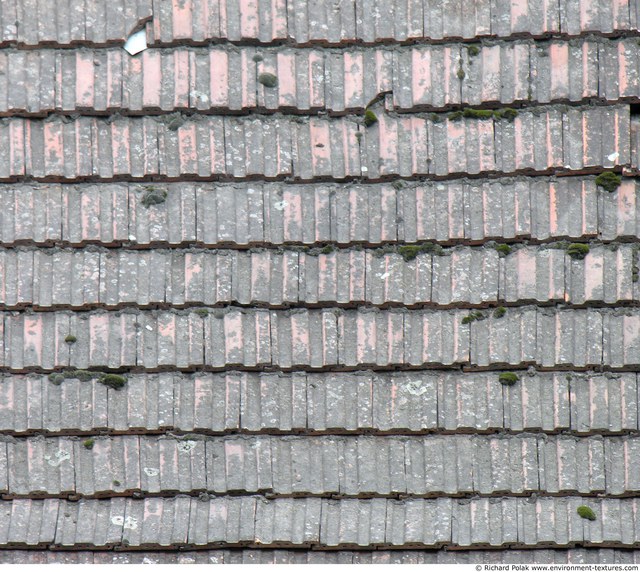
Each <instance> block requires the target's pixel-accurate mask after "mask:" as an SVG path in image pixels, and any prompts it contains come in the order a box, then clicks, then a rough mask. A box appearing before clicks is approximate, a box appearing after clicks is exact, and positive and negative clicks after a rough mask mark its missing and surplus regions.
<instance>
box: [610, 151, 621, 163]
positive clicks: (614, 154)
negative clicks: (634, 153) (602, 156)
mask: <svg viewBox="0 0 640 572" xmlns="http://www.w3.org/2000/svg"><path fill="white" fill-rule="evenodd" d="M618 157H620V153H618V152H617V151H616V152H615V153H611V155H608V156H607V159H609V161H617V159H618Z"/></svg>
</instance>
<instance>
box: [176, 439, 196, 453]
mask: <svg viewBox="0 0 640 572" xmlns="http://www.w3.org/2000/svg"><path fill="white" fill-rule="evenodd" d="M196 444H197V443H196V441H180V442H179V443H178V445H177V447H178V451H180V452H181V453H188V452H189V451H191V450H193V449H194V447H195V446H196Z"/></svg>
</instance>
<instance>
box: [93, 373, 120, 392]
mask: <svg viewBox="0 0 640 572" xmlns="http://www.w3.org/2000/svg"><path fill="white" fill-rule="evenodd" d="M98 381H99V382H100V383H101V384H102V385H106V386H107V387H110V388H111V389H122V388H123V387H124V386H125V385H126V383H127V378H126V377H123V376H121V375H116V374H115V373H105V374H104V375H102V376H101V377H100V378H99V379H98Z"/></svg>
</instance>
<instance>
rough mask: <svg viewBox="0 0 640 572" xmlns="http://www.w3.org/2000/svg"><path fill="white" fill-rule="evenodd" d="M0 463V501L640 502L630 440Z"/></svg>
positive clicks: (140, 453) (206, 447)
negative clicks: (480, 498) (474, 498)
mask: <svg viewBox="0 0 640 572" xmlns="http://www.w3.org/2000/svg"><path fill="white" fill-rule="evenodd" d="M0 458H1V459H2V462H1V463H0V493H2V494H3V495H4V496H5V497H6V498H21V497H28V496H48V497H62V498H64V497H67V496H69V495H71V496H74V497H75V496H76V495H81V496H83V497H97V498H100V497H103V496H115V495H120V494H124V495H127V496H131V495H133V494H135V493H144V494H145V495H151V496H155V495H159V496H163V497H168V496H172V495H174V494H176V493H183V494H189V495H192V496H193V495H197V494H200V493H203V492H205V493H208V494H213V495H224V494H233V493H245V494H253V493H268V494H269V495H275V496H278V497H289V496H301V495H305V496H323V497H332V496H340V497H369V496H376V497H377V496H398V495H401V496H403V497H404V496H405V495H406V496H410V497H435V496H442V497H444V496H451V495H453V496H460V495H470V494H479V495H491V496H500V495H503V494H510V495H531V494H533V493H536V494H538V493H540V494H554V495H570V496H571V495H576V494H582V495H590V496H595V495H600V494H607V495H614V496H620V495H622V496H634V495H636V494H637V493H638V491H640V478H638V476H637V468H638V466H639V465H640V440H639V439H638V438H628V439H626V438H624V439H621V438H618V437H609V438H604V439H603V438H602V437H582V438H577V437H569V436H537V435H534V434H526V433H524V434H519V435H510V436H471V435H455V436H453V435H446V436H444V435H433V436H426V437H394V436H385V437H369V436H361V435H360V436H352V437H345V436H342V437H341V436H330V437H281V436H259V437H236V438H233V437H228V436H227V437H209V438H207V437H199V436H187V437H184V438H182V439H177V438H175V437H152V436H136V435H130V436H116V437H95V438H93V437H92V438H88V439H83V438H72V437H67V438H64V437H63V438H49V439H43V438H29V439H18V440H12V441H9V442H6V443H2V447H0ZM443 459H449V461H448V462H446V463H445V462H443Z"/></svg>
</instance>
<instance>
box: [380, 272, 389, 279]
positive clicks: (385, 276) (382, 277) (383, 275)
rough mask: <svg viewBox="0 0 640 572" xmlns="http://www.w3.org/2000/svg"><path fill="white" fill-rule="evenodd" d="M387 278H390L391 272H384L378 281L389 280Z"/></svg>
mask: <svg viewBox="0 0 640 572" xmlns="http://www.w3.org/2000/svg"><path fill="white" fill-rule="evenodd" d="M389 276H391V272H385V273H384V274H381V275H380V279H381V280H386V279H387V278H389Z"/></svg>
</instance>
